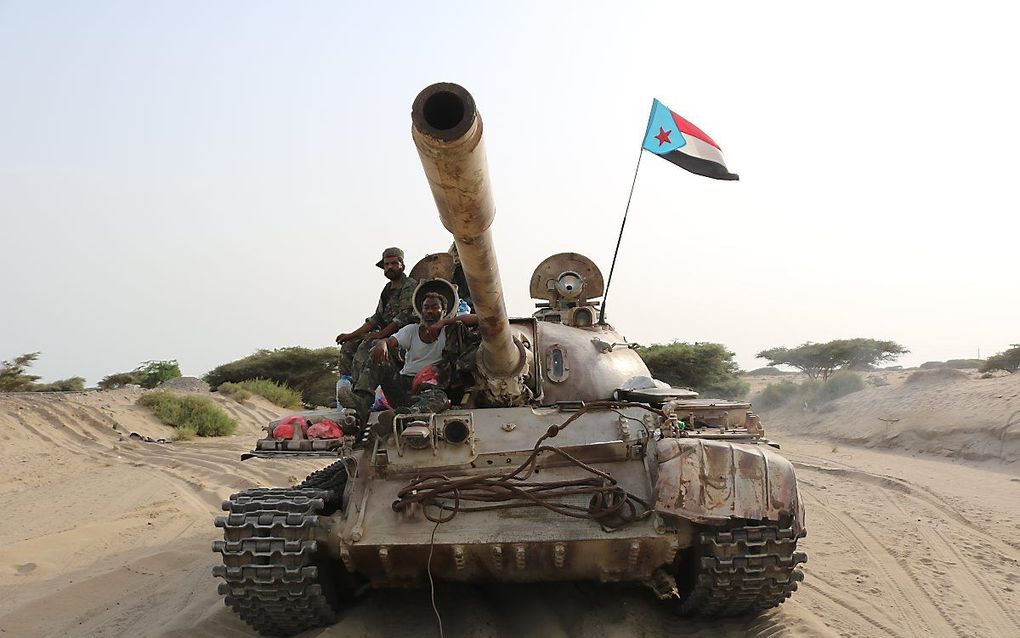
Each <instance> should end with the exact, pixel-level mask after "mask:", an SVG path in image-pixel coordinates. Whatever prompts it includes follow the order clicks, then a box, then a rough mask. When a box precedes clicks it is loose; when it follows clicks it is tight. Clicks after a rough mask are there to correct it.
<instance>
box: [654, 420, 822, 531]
mask: <svg viewBox="0 0 1020 638" xmlns="http://www.w3.org/2000/svg"><path fill="white" fill-rule="evenodd" d="M655 450H656V455H657V457H658V477H657V480H656V483H655V495H656V501H655V509H656V511H658V512H659V513H661V514H665V515H670V516H675V517H679V518H681V519H684V520H689V521H693V522H695V523H720V522H724V521H727V520H729V519H732V518H743V519H748V520H753V521H757V520H771V521H784V520H789V519H792V525H793V529H794V531H795V532H797V533H799V532H800V531H801V530H803V529H804V505H803V503H802V502H801V499H800V492H799V490H798V489H797V479H796V476H795V474H794V469H793V465H792V464H791V463H790V462H789V461H787V460H786V459H785V458H783V457H782V456H779V455H778V454H776V453H775V452H772V451H771V450H769V449H768V448H767V447H765V446H762V445H755V444H753V443H731V442H729V441H718V440H705V439H699V438H678V439H662V440H661V441H659V442H658V443H657V444H656V448H655Z"/></svg>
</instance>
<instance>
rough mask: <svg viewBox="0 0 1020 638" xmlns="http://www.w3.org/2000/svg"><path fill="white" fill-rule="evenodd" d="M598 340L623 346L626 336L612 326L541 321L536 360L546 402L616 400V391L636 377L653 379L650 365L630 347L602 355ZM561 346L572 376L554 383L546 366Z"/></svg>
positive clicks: (544, 401) (615, 349)
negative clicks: (556, 346)
mask: <svg viewBox="0 0 1020 638" xmlns="http://www.w3.org/2000/svg"><path fill="white" fill-rule="evenodd" d="M593 337H598V338H599V339H601V340H602V341H605V342H608V343H622V342H625V341H626V340H625V339H624V337H623V335H621V334H619V333H618V332H616V331H615V330H613V328H612V327H610V326H595V327H592V328H573V327H571V326H564V325H561V324H558V323H551V322H548V321H539V322H538V338H537V343H536V344H535V345H536V353H535V355H536V359H537V360H538V361H540V362H542V363H543V365H542V371H541V374H542V393H543V397H542V403H543V404H546V405H550V404H553V403H556V402H557V401H604V400H610V399H612V398H613V391H614V390H616V389H617V388H619V387H620V386H621V385H623V383H624V382H625V381H627V380H628V379H630V378H631V377H635V376H646V377H650V376H651V373H650V372H649V371H648V366H646V365H645V362H644V361H643V360H642V359H641V357H640V356H639V355H638V353H637V352H635V351H634V350H631V349H629V348H622V347H620V348H613V349H612V350H611V351H609V352H600V351H599V349H598V348H596V347H595V345H593V343H592V338H593ZM554 344H560V346H561V347H562V349H563V351H564V352H565V353H566V356H567V358H568V364H569V374H568V375H567V376H566V378H564V379H563V380H562V381H559V382H557V381H554V379H553V378H552V377H550V375H549V368H548V366H547V365H546V364H545V361H546V359H547V351H548V350H549V348H551V347H552V346H553V345H554Z"/></svg>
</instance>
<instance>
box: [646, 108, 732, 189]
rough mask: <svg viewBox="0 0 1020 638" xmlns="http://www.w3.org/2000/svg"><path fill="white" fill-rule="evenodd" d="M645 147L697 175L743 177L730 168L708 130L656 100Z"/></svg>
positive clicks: (725, 177)
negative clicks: (707, 132)
mask: <svg viewBox="0 0 1020 638" xmlns="http://www.w3.org/2000/svg"><path fill="white" fill-rule="evenodd" d="M642 147H643V148H644V149H645V150H646V151H651V152H652V153H655V154H656V155H658V156H659V157H662V158H665V159H667V160H669V161H671V162H673V163H674V164H676V165H677V166H679V167H680V168H685V169H687V170H689V171H690V172H692V173H694V174H695V175H704V176H705V177H711V178H713V179H740V178H739V177H738V176H737V174H736V173H731V172H729V171H728V170H726V162H725V160H723V154H722V149H720V148H719V145H718V144H716V143H715V141H714V140H713V139H712V138H711V137H709V136H708V135H707V134H706V133H705V132H704V131H702V130H701V129H700V128H698V127H697V126H694V125H693V124H691V123H690V122H688V121H687V120H685V119H684V118H682V117H680V116H679V115H677V114H676V113H674V112H673V111H671V110H669V109H668V108H666V105H665V104H663V103H662V102H660V101H658V100H652V114H651V115H650V116H649V117H648V130H647V131H645V142H644V144H643V145H642Z"/></svg>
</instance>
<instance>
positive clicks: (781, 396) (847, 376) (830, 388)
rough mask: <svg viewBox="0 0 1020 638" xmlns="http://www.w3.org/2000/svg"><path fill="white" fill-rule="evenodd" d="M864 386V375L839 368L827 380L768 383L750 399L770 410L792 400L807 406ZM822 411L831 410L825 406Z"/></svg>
mask: <svg viewBox="0 0 1020 638" xmlns="http://www.w3.org/2000/svg"><path fill="white" fill-rule="evenodd" d="M864 387H865V383H864V377H862V376H861V375H859V374H857V373H856V372H848V371H846V370H840V371H838V372H836V373H834V374H833V375H832V376H830V377H829V380H828V381H819V380H817V379H807V380H805V381H803V382H802V383H793V382H792V381H782V382H780V383H770V384H769V385H767V386H765V388H764V389H763V390H762V391H761V392H759V393H758V395H757V396H756V397H754V399H753V400H752V401H751V402H752V403H753V404H754V406H755V407H756V408H758V409H759V410H772V409H775V408H778V407H781V406H783V405H786V404H788V403H790V402H791V401H793V400H796V401H798V402H803V403H805V404H807V406H809V407H810V406H814V405H819V404H826V403H828V402H830V401H835V400H836V399H838V398H840V397H844V396H846V395H848V394H851V393H853V392H857V391H858V390H863V389H864ZM824 411H827V412H831V410H830V409H828V408H825V409H824Z"/></svg>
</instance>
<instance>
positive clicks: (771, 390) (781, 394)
mask: <svg viewBox="0 0 1020 638" xmlns="http://www.w3.org/2000/svg"><path fill="white" fill-rule="evenodd" d="M798 392H800V386H799V385H797V384H796V383H794V382H793V381H780V382H779V383H770V384H768V385H767V386H765V387H764V388H763V389H762V391H761V392H759V393H758V394H757V395H756V396H755V397H754V398H753V399H751V403H752V404H753V405H754V407H756V408H757V409H759V410H772V409H775V408H778V407H780V406H782V405H784V404H786V402H787V401H789V400H790V398H791V397H794V396H796V395H797V393H798Z"/></svg>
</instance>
